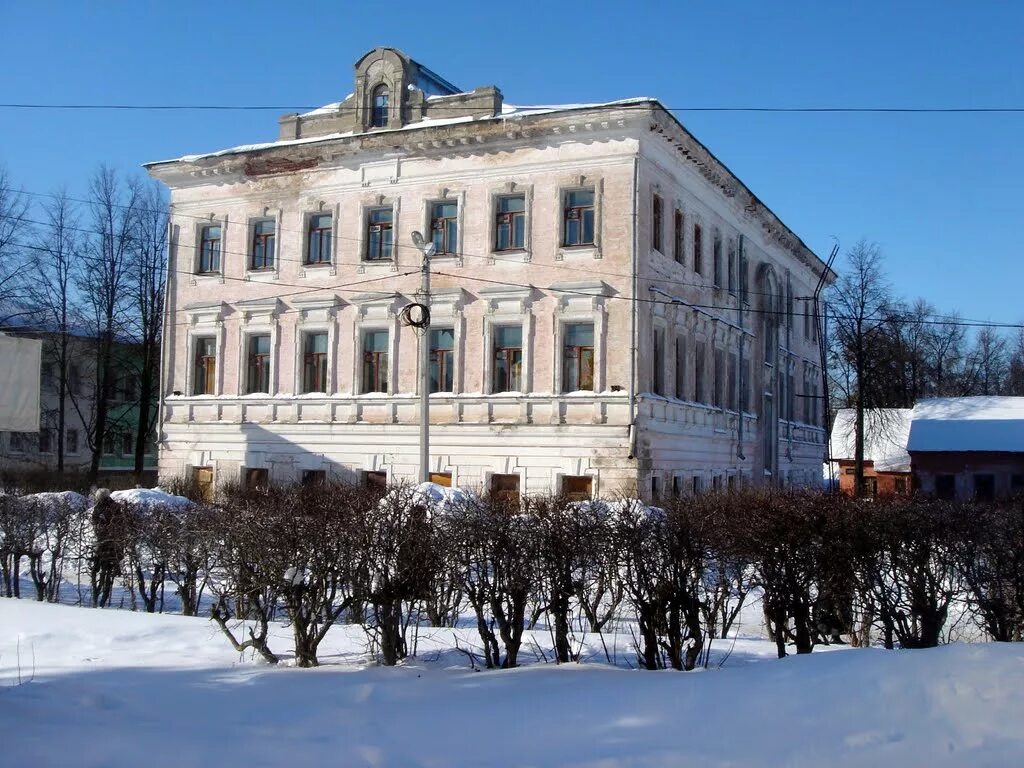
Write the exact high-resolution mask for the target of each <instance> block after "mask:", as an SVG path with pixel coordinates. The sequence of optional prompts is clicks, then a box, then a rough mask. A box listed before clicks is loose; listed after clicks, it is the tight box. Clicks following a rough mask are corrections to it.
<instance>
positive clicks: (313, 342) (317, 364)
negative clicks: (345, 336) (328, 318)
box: [302, 332, 327, 392]
mask: <svg viewBox="0 0 1024 768" xmlns="http://www.w3.org/2000/svg"><path fill="white" fill-rule="evenodd" d="M302 346H303V349H302V391H303V392H326V391H327V334H326V333H323V332H317V333H307V334H306V335H305V337H304V338H303V342H302Z"/></svg>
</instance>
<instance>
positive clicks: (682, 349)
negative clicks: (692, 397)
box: [676, 336, 686, 400]
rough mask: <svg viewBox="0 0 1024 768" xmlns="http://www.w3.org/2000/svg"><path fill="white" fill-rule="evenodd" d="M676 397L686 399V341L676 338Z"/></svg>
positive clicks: (680, 337) (679, 337)
mask: <svg viewBox="0 0 1024 768" xmlns="http://www.w3.org/2000/svg"><path fill="white" fill-rule="evenodd" d="M676 397H677V398H678V399H680V400H685V399H686V340H685V339H684V338H683V337H682V336H676Z"/></svg>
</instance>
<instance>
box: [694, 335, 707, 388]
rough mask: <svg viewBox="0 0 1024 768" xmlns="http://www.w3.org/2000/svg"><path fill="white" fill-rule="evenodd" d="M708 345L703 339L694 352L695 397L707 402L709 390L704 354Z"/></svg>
mask: <svg viewBox="0 0 1024 768" xmlns="http://www.w3.org/2000/svg"><path fill="white" fill-rule="evenodd" d="M706 349H707V345H706V344H705V343H704V342H703V341H699V342H697V346H696V348H695V349H694V351H693V352H694V354H693V399H694V400H696V401H697V402H698V403H706V402H707V397H708V396H707V392H706V390H705V386H704V380H705V377H704V356H705V354H706V352H705V350H706Z"/></svg>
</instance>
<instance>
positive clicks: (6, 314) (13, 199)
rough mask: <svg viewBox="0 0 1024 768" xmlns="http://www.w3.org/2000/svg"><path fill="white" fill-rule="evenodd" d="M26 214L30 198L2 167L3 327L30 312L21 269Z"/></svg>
mask: <svg viewBox="0 0 1024 768" xmlns="http://www.w3.org/2000/svg"><path fill="white" fill-rule="evenodd" d="M27 213H28V200H27V198H26V197H25V195H24V194H22V193H21V192H20V191H19V190H17V189H15V188H14V187H13V182H12V181H11V178H10V175H9V174H8V172H7V168H6V167H4V166H2V165H0V327H2V326H4V325H6V324H7V323H9V322H10V321H12V320H14V319H15V318H16V317H18V316H19V315H21V314H24V313H25V312H27V311H28V310H27V308H25V307H23V306H21V303H20V300H21V299H23V298H24V289H25V287H26V281H25V280H24V275H23V273H22V271H21V269H20V267H21V265H22V261H23V258H24V249H23V244H22V243H21V242H20V241H19V238H20V237H21V236H22V235H23V234H24V232H25V229H26V222H25V218H26V215H27Z"/></svg>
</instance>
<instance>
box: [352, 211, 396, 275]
mask: <svg viewBox="0 0 1024 768" xmlns="http://www.w3.org/2000/svg"><path fill="white" fill-rule="evenodd" d="M380 211H390V213H391V220H390V221H389V222H386V223H387V229H386V230H385V229H384V228H383V227H384V224H385V222H376V223H375V222H373V220H372V219H373V215H374V214H375V213H378V212H380ZM397 228H398V211H397V205H396V204H395V203H394V202H381V203H379V204H376V205H368V206H365V207H364V208H363V226H362V243H361V244H360V246H361V249H360V250H361V254H360V256H361V260H362V262H363V263H364V264H394V263H395V232H396V230H397ZM374 229H376V231H377V233H378V234H382V233H383V232H385V231H387V232H388V233H389V238H388V240H389V244H388V251H389V252H388V255H387V256H383V255H379V256H375V257H371V256H370V244H371V234H372V232H373V231H374ZM383 245H384V241H383V238H381V239H380V247H379V248H378V249H377V250H378V252H380V253H381V254H383V252H384V247H383Z"/></svg>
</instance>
